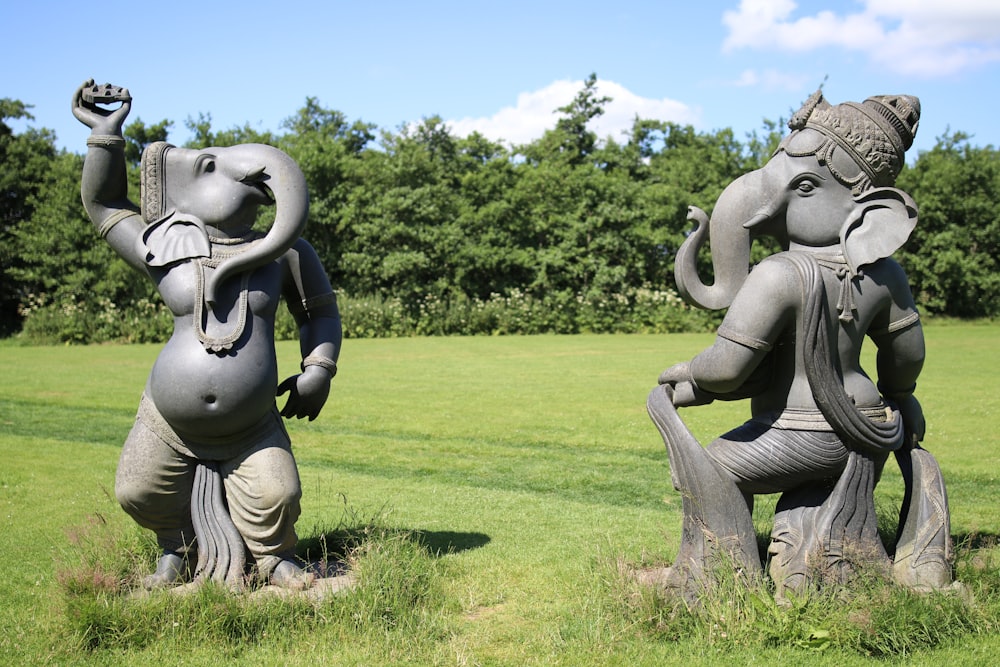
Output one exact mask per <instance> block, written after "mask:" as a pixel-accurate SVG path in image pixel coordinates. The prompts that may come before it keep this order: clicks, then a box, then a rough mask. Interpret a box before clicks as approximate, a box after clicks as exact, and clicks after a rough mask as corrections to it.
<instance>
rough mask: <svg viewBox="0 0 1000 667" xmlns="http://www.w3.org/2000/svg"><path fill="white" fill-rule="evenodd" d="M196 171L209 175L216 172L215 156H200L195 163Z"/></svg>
mask: <svg viewBox="0 0 1000 667" xmlns="http://www.w3.org/2000/svg"><path fill="white" fill-rule="evenodd" d="M194 167H195V171H196V172H197V173H199V174H209V173H212V172H213V171H215V156H214V155H209V154H207V153H206V154H203V155H199V156H198V159H197V160H196V161H195V163H194Z"/></svg>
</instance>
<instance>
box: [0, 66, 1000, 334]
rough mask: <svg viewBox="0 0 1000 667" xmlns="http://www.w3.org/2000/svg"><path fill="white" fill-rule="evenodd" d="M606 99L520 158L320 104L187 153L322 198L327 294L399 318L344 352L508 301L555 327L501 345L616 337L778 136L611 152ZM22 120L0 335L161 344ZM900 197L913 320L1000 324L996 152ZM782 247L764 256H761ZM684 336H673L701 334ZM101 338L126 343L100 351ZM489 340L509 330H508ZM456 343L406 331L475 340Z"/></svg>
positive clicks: (623, 141)
mask: <svg viewBox="0 0 1000 667" xmlns="http://www.w3.org/2000/svg"><path fill="white" fill-rule="evenodd" d="M609 101H610V100H609V99H608V98H606V97H600V96H598V94H597V90H596V76H594V75H591V77H590V78H589V79H588V80H587V81H585V82H584V85H583V87H582V89H581V90H580V91H579V92H578V94H577V95H576V97H575V98H574V99H573V101H572V102H570V103H569V104H568V105H566V106H564V107H560V108H559V109H557V110H555V113H556V114H557V122H556V125H555V127H554V128H553V129H551V130H548V131H547V132H545V133H544V135H543V136H542V137H540V138H539V139H537V140H535V141H532V142H530V143H527V144H524V145H518V146H506V145H504V144H502V143H500V142H496V141H492V140H490V139H488V138H486V137H484V136H482V135H480V134H477V133H473V134H471V135H469V136H468V137H456V136H454V135H452V134H451V132H450V130H449V128H448V127H447V125H446V124H445V123H444V122H443V121H442V120H441V118H440V117H437V116H431V117H429V118H425V119H424V120H423V121H422V122H420V123H418V124H414V125H409V126H403V127H400V128H398V129H396V130H392V131H390V130H384V129H379V128H377V127H376V126H374V125H372V124H369V123H365V122H363V121H360V120H357V121H350V120H348V119H347V118H346V117H345V116H344V114H343V113H341V112H339V111H336V110H332V109H327V108H324V107H323V106H322V105H320V103H319V102H318V100H316V99H315V98H307V99H306V101H305V104H304V106H302V107H301V108H300V109H299V110H298V111H296V112H295V113H294V114H293V115H292V116H291V117H289V118H288V119H286V120H285V121H284V123H283V124H282V126H281V128H280V130H279V131H278V132H273V133H272V132H260V131H257V130H255V129H252V128H251V127H250V126H249V125H244V126H243V127H235V128H231V129H228V130H220V131H217V130H214V129H213V128H212V123H211V117H210V116H207V115H205V114H201V115H199V116H198V117H197V118H193V119H192V118H189V119H188V120H187V121H186V126H187V128H188V129H189V130H190V134H191V136H192V138H191V139H190V140H189V141H188V142H187V143H185V146H188V147H195V148H197V147H206V146H213V145H214V146H225V145H232V144H236V143H243V142H261V143H267V144H271V145H274V146H277V147H278V148H280V149H282V150H284V151H285V152H287V153H288V154H289V155H291V156H292V158H294V159H295V160H296V161H297V162H298V164H299V166H300V167H301V168H302V170H303V172H304V173H305V176H306V179H307V181H308V184H309V189H310V213H309V224H308V227H307V229H306V233H305V235H306V238H307V239H308V240H309V241H310V242H311V243H312V244H313V245H314V246H315V247H316V249H317V251H318V252H319V254H320V257H321V258H322V259H323V261H324V264H325V266H326V267H327V270H328V272H329V274H330V278H331V282H332V283H333V285H334V287H335V288H336V289H338V290H339V291H340V292H341V293H342V295H343V296H344V297H345V298H347V299H361V300H367V301H366V303H367V304H368V305H367V308H368V310H371V308H372V307H373V306H372V305H371V304H373V303H374V304H381V305H379V306H377V307H376V310H377V309H378V308H382V309H383V310H385V308H388V307H389V306H390V305H391V308H392V310H393V313H392V314H389V313H387V312H382V313H381V314H380V315H379V317H376V318H374V319H372V318H371V317H368V320H366V321H368V324H366V325H365V327H367V328H365V327H357V328H354V329H352V327H351V322H350V321H347V319H348V318H347V315H346V314H345V325H346V326H347V328H348V332H349V335H365V334H366V332H367V335H387V333H386V331H384V330H382V329H386V328H387V327H390V328H391V327H392V326H393V322H394V321H395V320H396V319H398V318H404V319H405V318H410V319H411V320H412V321H414V322H419V318H420V317H421V313H420V311H421V309H423V310H425V311H426V310H427V308H428V304H430V303H433V304H437V306H436V307H437V308H438V309H439V311H440V312H438V313H437V314H436V315H435V316H437V317H444V318H445V319H447V318H448V317H452V316H454V313H452V314H451V315H449V314H448V312H446V311H447V308H448V307H449V304H450V305H455V304H460V305H461V304H464V306H463V308H464V310H462V311H461V312H462V313H464V314H463V315H462V318H465V317H466V316H467V315H468V316H471V315H470V313H472V312H473V310H474V307H475V308H480V310H482V309H483V308H486V306H488V305H489V304H494V305H496V304H499V303H501V302H503V303H505V304H507V306H508V307H509V306H510V304H511V300H512V299H513V300H514V301H517V304H515V307H524V304H525V303H529V302H530V303H532V304H534V306H533V307H532V308H530V309H529V310H530V311H531V313H529V317H533V318H536V319H538V318H548V319H547V320H546V322H548V323H547V324H546V323H545V322H535V323H534V324H533V325H532V326H521V327H520V328H518V327H516V326H512V327H510V328H509V329H504V328H502V327H501V328H500V329H499V330H500V331H501V332H505V331H508V330H509V331H510V332H517V331H536V330H537V331H567V332H572V331H581V330H599V331H600V330H603V331H617V330H636V327H633V328H631V329H629V328H628V327H625V326H624V325H623V324H622V323H621V322H618V323H617V324H616V321H617V320H622V319H623V318H624V319H628V318H630V317H631V318H633V319H634V317H635V312H637V311H639V310H642V309H643V308H655V307H657V306H656V303H661V304H662V306H661V307H662V308H665V309H667V308H674V309H683V305H682V304H680V303H679V302H678V301H677V300H676V299H671V298H667V299H653V300H652V301H650V300H649V298H648V295H649V294H650V293H656V294H659V295H661V296H662V295H663V294H667V295H670V294H673V289H674V283H673V258H674V253H675V252H676V250H677V248H678V246H679V245H680V243H681V242H682V240H683V239H684V237H685V235H686V234H687V233H688V232H689V231H690V229H691V226H692V225H691V223H690V222H688V221H687V219H686V215H687V208H688V206H689V205H696V206H699V207H701V208H703V209H705V210H706V211H710V210H711V208H712V206H713V204H714V202H715V199H716V198H717V197H718V196H719V194H720V193H721V192H722V190H723V188H725V186H726V185H727V184H728V183H729V182H731V181H732V180H734V179H735V178H737V177H739V176H740V175H741V174H743V173H746V172H747V171H750V170H752V169H756V168H758V167H760V166H761V165H762V164H763V163H764V162H766V160H767V158H768V157H770V155H771V152H772V151H773V150H774V148H775V147H776V145H777V142H778V141H779V139H780V137H781V134H782V131H781V130H782V128H781V124H780V123H779V122H776V121H767V120H765V121H763V123H762V127H761V130H760V131H759V132H754V133H752V134H750V135H748V136H747V137H745V139H744V140H742V141H741V140H738V139H737V138H736V137H735V136H734V135H733V132H732V131H731V130H730V129H721V130H715V131H709V132H698V131H695V130H694V128H692V127H691V126H682V125H678V124H674V123H668V122H662V121H656V120H649V119H643V118H638V117H637V118H636V119H635V120H634V122H633V124H632V128H631V131H630V132H629V133H628V134H627V136H622V137H618V138H614V137H611V138H607V139H606V140H604V141H600V140H599V137H598V136H597V135H596V134H595V133H594V132H593V131H591V130H590V129H588V123H589V121H591V120H592V119H594V118H595V117H597V116H599V115H600V114H602V113H603V111H604V106H605V105H606V104H607V103H608V102H609ZM18 118H22V119H28V120H30V119H31V115H30V106H29V105H28V104H26V103H23V102H21V101H18V100H12V99H0V164H2V165H3V169H2V170H0V314H2V318H3V319H2V330H0V334H2V335H11V334H14V333H16V332H18V331H20V330H21V329H22V328H24V329H26V330H27V329H28V328H29V324H30V322H31V321H32V320H34V321H35V322H36V323H42V322H48V323H50V325H52V326H55V325H56V324H57V325H58V328H59V329H60V331H61V333H59V334H58V336H57V337H58V338H61V339H65V340H80V341H89V340H97V339H102V338H103V339H107V338H118V339H122V338H123V336H122V335H121V334H120V332H121V328H122V327H123V326H124V325H123V322H124V323H128V327H131V329H130V330H131V331H132V332H133V334H134V335H130V336H124V338H127V339H130V340H142V339H147V338H156V337H157V336H158V335H161V334H162V331H163V330H165V329H166V328H168V326H169V322H168V321H167V320H165V319H164V314H163V313H162V312H160V310H158V305H157V304H158V298H157V297H156V293H155V290H154V289H153V288H152V286H151V285H149V284H147V282H145V281H143V280H139V279H137V277H136V275H135V274H134V273H132V272H131V271H130V269H128V267H127V266H126V265H125V264H124V263H123V262H121V261H120V260H118V259H117V258H116V257H115V256H114V255H113V253H112V252H111V251H110V250H109V249H108V248H107V247H106V245H105V244H104V243H103V241H101V240H100V239H99V238H98V236H97V234H96V233H95V232H94V230H93V228H92V226H91V224H90V222H89V220H88V219H87V216H86V214H85V212H84V210H83V207H82V204H81V202H80V196H79V184H80V174H81V170H82V162H83V157H82V155H81V154H78V153H75V152H70V151H60V150H57V149H56V146H55V135H54V134H53V133H52V131H50V130H47V129H35V128H30V127H29V129H27V130H25V131H23V132H20V133H15V132H14V131H13V130H12V129H11V127H10V126H9V125H8V124H7V122H6V121H7V120H11V119H18ZM172 127H173V123H172V122H171V121H169V120H162V121H160V122H157V123H152V124H147V123H144V122H143V121H142V120H141V119H140V118H136V119H135V120H133V121H132V122H131V123H130V124H128V125H127V126H126V128H125V137H126V155H127V157H128V160H129V165H130V167H129V168H130V179H131V185H130V192H131V196H132V199H133V200H134V201H137V200H138V193H139V185H138V162H139V158H140V155H141V152H142V149H143V148H144V147H145V146H146V145H148V144H149V143H152V142H153V141H158V140H169V133H170V130H171V128H172ZM897 185H898V186H899V187H900V188H901V189H903V190H906V191H907V192H909V193H910V194H911V195H912V196H913V197H914V199H915V200H916V202H917V204H918V205H919V207H920V221H919V224H918V226H917V228H916V230H915V231H914V233H913V235H912V236H911V238H910V240H909V242H908V243H907V245H906V246H905V247H904V248H903V249H902V250H901V251H900V252H899V253H897V255H896V256H897V258H898V259H899V261H900V263H901V264H902V265H903V267H904V269H906V271H907V273H908V275H909V277H910V282H911V285H912V288H913V291H914V295H915V297H916V299H917V303H918V305H919V306H920V307H921V309H922V310H923V311H924V312H925V313H929V314H934V315H946V316H953V317H961V318H981V317H986V318H992V317H995V316H996V315H997V314H998V311H1000V289H998V287H1000V272H998V266H997V262H998V257H1000V255H998V247H997V246H998V243H1000V153H998V151H997V150H996V149H994V148H993V147H992V146H986V147H978V146H974V145H973V144H972V143H971V141H970V137H969V136H967V135H965V134H963V133H961V132H953V133H952V132H949V133H947V134H946V135H945V136H943V137H940V138H938V141H937V144H936V145H935V147H934V148H933V149H931V150H929V151H925V152H922V153H921V154H919V155H918V156H916V158H915V159H913V158H912V157H911V164H910V165H909V166H908V167H906V168H904V170H903V172H902V174H901V175H900V176H899V178H898V181H897ZM773 249H774V248H773V247H771V248H769V247H766V246H762V247H759V248H758V249H757V250H756V253H757V254H756V256H757V257H760V256H762V255H763V254H765V253H767V252H770V251H772V250H773ZM703 259H704V260H705V266H704V271H703V275H710V264H709V263H708V257H707V255H706V257H704V258H703ZM643 295H646V296H645V297H644V296H643ZM644 298H645V299H646V301H643V299H644ZM358 303H360V302H358ZM387 304H388V305H387ZM442 304H444V305H442ZM484 304H485V305H484ZM581 304H582V305H581ZM359 308H360V306H359ZM362 310H363V309H360V310H358V311H357V313H358V317H359V318H361V312H362ZM526 312H527V311H526ZM532 313H533V314H532ZM630 313H632V314H631V315H630ZM454 317H457V316H454ZM494 317H499V316H496V315H495V314H494ZM602 318H603V319H602ZM685 318H686V319H685ZM685 318H681V320H678V321H679V322H680V323H679V324H678V323H677V322H675V323H674V325H671V326H673V327H674V328H675V329H677V328H684V327H685V326H688V327H694V328H697V327H699V326H704V325H705V323H706V321H707V320H706V319H705V318H704V317H703V316H700V315H698V314H693V313H689V314H688V315H686V316H685ZM654 319H655V318H654ZM644 321H645V320H644ZM672 321H673V320H672ZM101 322H106V324H107V331H112V332H113V331H118V332H119V333H118V334H114V333H111V334H107V335H104V336H101V335H99V334H98V333H95V331H99V330H100V326H101ZM53 323H55V324H53ZM397 324H398V323H397ZM489 326H493V327H494V332H496V331H497V329H496V327H497V326H498V325H497V324H496V322H493V324H490V325H487V326H486V328H489ZM636 326H639V325H636ZM642 326H646V325H642ZM650 326H652V328H653V329H656V326H657V325H650ZM115 327H117V329H116V328H115ZM456 327H457V328H454V329H448V328H440V327H439V328H438V329H434V328H433V327H428V326H427V325H424V326H423V329H421V326H419V325H417V326H414V327H411V328H410V329H406V328H405V327H403V328H401V329H399V330H398V331H396V333H408V332H409V333H413V332H417V333H420V332H426V333H469V332H471V333H478V332H479V331H478V330H477V329H475V328H474V327H472V328H467V329H462V328H460V327H458V325H456ZM43 328H44V327H43ZM647 328H648V327H647ZM640 329H641V327H640ZM147 330H148V335H146V334H144V333H143V332H144V331H147ZM641 330H645V329H641Z"/></svg>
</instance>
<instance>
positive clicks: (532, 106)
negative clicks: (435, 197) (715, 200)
mask: <svg viewBox="0 0 1000 667" xmlns="http://www.w3.org/2000/svg"><path fill="white" fill-rule="evenodd" d="M583 86H584V82H583V81H582V80H578V81H554V82H553V83H550V84H549V85H548V86H545V87H544V88H541V89H540V90H535V91H532V92H529V93H521V94H519V95H518V96H517V102H516V103H515V105H514V106H510V107H504V108H502V109H500V110H499V111H498V112H496V113H495V114H493V115H492V116H489V117H486V118H462V119H460V120H449V121H447V125H448V128H449V129H450V130H451V132H452V134H454V135H456V136H466V135H468V134H471V133H472V132H479V133H480V134H482V135H484V136H486V137H489V138H490V139H493V140H495V141H503V142H505V143H508V144H521V143H528V142H530V141H533V140H535V139H537V138H538V137H540V136H542V134H544V132H545V130H549V129H552V128H554V127H555V126H556V121H557V120H558V118H559V114H558V113H557V112H556V109H558V108H559V107H563V106H566V105H567V104H569V103H570V102H572V101H573V98H574V97H576V94H577V93H579V92H580V91H581V90H582V89H583ZM596 90H597V95H598V96H607V97H610V98H612V101H611V102H609V103H608V104H606V105H605V106H604V114H603V115H602V116H599V117H598V118H596V119H594V120H593V121H591V124H590V129H591V130H593V131H594V132H596V133H597V135H598V136H599V137H601V138H606V137H609V136H610V137H613V138H615V139H616V140H620V139H621V137H622V133H623V132H626V133H627V132H629V131H630V130H631V129H632V121H633V120H634V119H635V117H636V115H638V116H639V117H640V118H645V119H651V120H664V121H672V122H675V123H681V124H695V123H696V122H697V120H698V114H697V113H696V112H695V111H694V110H692V109H691V108H690V107H689V106H687V105H686V104H684V103H683V102H678V101H676V100H671V99H669V98H662V99H650V98H646V97H640V96H639V95H636V94H635V93H633V92H631V91H630V90H628V89H627V88H625V87H624V86H622V85H621V84H619V83H615V82H614V81H605V80H603V79H598V81H597V87H596Z"/></svg>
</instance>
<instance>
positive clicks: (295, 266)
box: [72, 80, 341, 589]
mask: <svg viewBox="0 0 1000 667" xmlns="http://www.w3.org/2000/svg"><path fill="white" fill-rule="evenodd" d="M131 105H132V98H131V95H130V94H129V91H128V89H126V88H121V87H117V86H112V85H110V84H105V85H103V86H100V85H95V84H94V82H93V81H92V80H91V81H87V82H85V83H84V84H83V85H82V86H80V88H78V89H77V91H76V93H75V94H74V96H73V105H72V108H73V113H74V115H75V116H76V117H77V118H78V119H79V120H80V121H81V122H82V123H84V124H85V125H87V126H88V127H90V128H91V130H92V134H91V136H90V137H89V138H88V140H87V145H88V147H89V148H88V152H87V156H86V160H85V162H84V168H83V175H82V184H81V194H82V197H83V202H84V205H85V207H86V209H87V212H88V214H89V215H90V218H91V220H92V221H93V223H94V226H95V228H96V229H97V231H98V232H99V234H100V235H101V236H102V237H103V238H104V239H105V240H106V241H107V242H108V243H109V244H110V245H111V247H112V248H113V249H114V250H115V251H116V252H117V253H118V254H119V255H120V256H121V257H122V258H123V259H124V260H125V261H126V262H128V264H129V265H131V266H132V267H133V268H134V269H135V270H136V271H137V272H138V273H139V274H141V275H142V276H144V277H145V278H147V279H149V280H151V281H152V282H153V283H154V284H155V285H156V288H157V290H158V292H159V294H160V296H161V297H162V298H163V301H164V303H165V304H166V305H167V307H168V308H169V309H170V311H171V312H172V313H173V316H174V331H173V335H172V336H171V337H170V339H169V340H168V341H167V343H166V345H165V346H164V347H163V349H162V351H161V352H160V354H159V356H158V357H157V359H156V362H155V364H154V366H153V369H152V371H151V373H150V375H149V379H148V381H147V383H146V386H145V388H144V390H143V396H142V399H141V401H140V405H139V413H138V415H137V419H136V424H135V427H134V428H133V430H132V432H131V433H130V434H129V436H128V439H127V440H126V442H125V445H124V447H123V449H122V457H121V461H120V463H119V466H118V473H117V476H116V483H115V492H116V496H117V497H118V500H119V502H120V503H121V504H122V507H123V508H124V509H125V510H126V511H127V512H128V513H129V514H130V515H131V516H132V517H133V518H134V519H135V520H136V521H137V522H138V523H139V524H140V525H142V526H144V527H146V528H149V529H150V530H153V531H154V532H155V533H156V536H157V540H158V542H159V545H160V547H161V548H162V550H163V556H162V558H161V560H160V563H159V565H158V567H157V571H156V572H155V573H154V574H153V575H152V576H151V577H149V578H148V579H147V580H146V585H147V586H150V587H159V586H169V585H174V584H178V583H181V582H183V581H186V580H187V579H189V578H190V577H191V576H193V577H194V578H195V579H196V580H202V579H212V580H215V581H220V582H225V583H226V584H227V585H229V586H231V587H234V588H240V587H242V585H243V584H244V581H245V576H246V574H247V569H248V566H249V565H253V566H255V568H256V571H257V573H258V574H259V576H262V577H263V578H265V579H269V580H270V581H271V583H272V584H278V585H280V586H284V587H288V588H292V589H298V588H303V587H306V586H308V585H309V583H310V582H311V580H312V579H311V577H310V576H309V575H307V573H305V572H304V571H303V569H302V568H301V567H300V566H299V564H297V563H296V562H295V560H294V549H295V544H296V541H297V536H296V533H295V528H294V526H295V521H296V519H297V518H298V516H299V511H300V510H299V499H300V497H301V488H300V485H299V478H298V471H297V468H296V465H295V459H294V457H293V456H292V451H291V444H290V442H289V439H288V434H287V433H286V431H285V428H284V425H283V423H282V419H281V418H282V417H296V418H303V417H305V418H308V419H310V420H312V419H314V418H315V417H316V416H317V415H318V414H319V412H320V410H321V409H322V407H323V405H324V404H325V402H326V400H327V397H328V395H329V392H330V381H331V379H332V378H333V376H334V375H335V374H336V370H337V364H336V360H337V358H338V355H339V353H340V345H341V324H340V315H339V312H338V310H337V303H336V298H335V296H334V293H333V291H332V289H331V287H330V283H329V280H328V278H327V276H326V272H325V270H324V269H323V267H322V265H321V264H320V261H319V258H318V256H317V254H316V252H315V251H314V250H313V249H312V247H311V246H310V245H309V244H308V243H307V242H305V241H304V240H303V239H302V238H301V233H302V230H303V228H304V226H305V224H306V218H307V214H308V205H309V198H308V193H307V190H306V182H305V178H304V176H303V175H302V172H301V171H300V170H299V168H298V166H297V165H296V164H295V162H294V161H293V160H292V159H291V158H290V157H288V156H287V155H286V154H285V153H283V152H281V151H279V150H278V149H276V148H273V147H271V146H266V145H263V144H244V145H237V146H228V147H211V148H205V149H198V150H195V149H186V148H178V147H176V146H172V145H170V144H168V143H166V142H155V143H153V144H151V145H149V146H147V147H146V148H145V150H144V152H143V155H142V162H141V178H142V190H141V206H136V205H135V204H134V203H132V202H131V201H130V200H129V199H128V183H127V179H126V161H125V152H124V147H125V140H124V138H123V136H122V125H123V123H124V121H125V119H126V117H127V116H128V114H129V111H130V110H131ZM272 205H273V206H274V210H275V214H274V221H273V223H272V224H271V226H270V229H269V230H268V231H267V232H266V233H262V232H257V231H254V229H253V227H254V224H255V221H256V218H257V213H258V210H259V209H260V208H261V207H270V206H272ZM282 298H283V299H284V300H285V301H286V302H287V304H288V307H289V309H290V310H291V311H292V314H293V315H294V317H295V319H296V322H297V323H298V325H299V335H300V343H301V345H300V347H301V350H302V358H303V359H302V365H301V369H302V372H301V373H299V374H296V375H293V376H291V377H289V378H287V379H286V380H284V381H283V382H281V383H280V384H279V382H278V366H277V360H276V356H275V347H274V334H273V325H274V318H275V313H276V311H277V308H278V305H279V300H280V299H282ZM137 389H138V388H137ZM283 394H288V398H287V401H286V402H285V405H284V407H283V408H282V409H281V410H280V414H279V410H278V407H277V405H276V395H279V396H280V395H283ZM196 552H197V560H195V553H196ZM247 556H249V559H247Z"/></svg>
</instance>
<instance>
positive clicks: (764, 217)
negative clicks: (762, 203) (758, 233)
mask: <svg viewBox="0 0 1000 667" xmlns="http://www.w3.org/2000/svg"><path fill="white" fill-rule="evenodd" d="M770 218H771V216H770V214H768V213H757V214H756V215H754V216H753V217H752V218H750V219H749V220H747V221H746V222H744V223H743V229H752V228H753V227H756V226H757V225H759V224H760V223H762V222H766V221H768V220H770Z"/></svg>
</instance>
